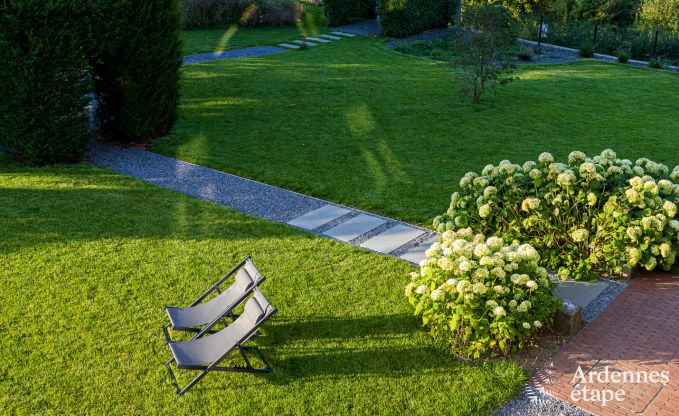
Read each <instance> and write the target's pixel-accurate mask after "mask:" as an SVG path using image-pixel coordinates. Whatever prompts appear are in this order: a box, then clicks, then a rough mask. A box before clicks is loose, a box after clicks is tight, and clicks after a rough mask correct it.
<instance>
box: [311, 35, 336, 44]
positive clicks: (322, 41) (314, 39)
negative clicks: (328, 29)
mask: <svg viewBox="0 0 679 416" xmlns="http://www.w3.org/2000/svg"><path fill="white" fill-rule="evenodd" d="M307 39H309V40H313V41H314V42H318V43H330V42H332V41H330V40H328V39H321V38H312V37H311V36H307Z"/></svg>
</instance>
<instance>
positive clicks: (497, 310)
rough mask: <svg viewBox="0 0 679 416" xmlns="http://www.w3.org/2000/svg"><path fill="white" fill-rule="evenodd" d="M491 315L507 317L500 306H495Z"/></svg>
mask: <svg viewBox="0 0 679 416" xmlns="http://www.w3.org/2000/svg"><path fill="white" fill-rule="evenodd" d="M493 314H494V315H495V316H498V317H499V316H505V315H507V312H505V308H503V307H502V306H497V307H496V308H495V309H493Z"/></svg>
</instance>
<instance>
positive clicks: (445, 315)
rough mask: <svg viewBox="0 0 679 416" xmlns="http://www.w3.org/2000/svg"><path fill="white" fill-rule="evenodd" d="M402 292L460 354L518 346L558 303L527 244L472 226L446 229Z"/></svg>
mask: <svg viewBox="0 0 679 416" xmlns="http://www.w3.org/2000/svg"><path fill="white" fill-rule="evenodd" d="M426 255H427V259H425V260H423V261H422V263H421V264H420V266H421V268H420V272H419V273H418V272H414V273H412V274H411V278H412V281H411V282H410V284H409V285H408V286H407V287H406V290H405V293H406V296H407V297H408V299H409V301H410V303H411V304H412V305H414V306H415V314H416V315H420V316H421V317H422V321H423V323H424V325H425V326H427V327H428V328H429V330H430V333H431V335H432V336H433V337H434V338H435V339H436V340H438V341H441V342H443V343H445V344H446V345H447V346H448V347H449V348H450V350H451V351H452V352H453V353H455V354H457V355H460V356H464V357H474V358H477V357H479V356H481V355H484V354H488V353H498V352H499V353H503V354H506V353H508V352H509V351H511V350H512V349H514V348H521V347H523V345H524V342H525V341H526V340H527V339H529V338H530V337H532V336H533V335H534V334H535V333H536V332H538V331H539V330H540V328H542V327H543V326H549V325H550V324H551V323H552V317H553V315H554V312H556V309H557V307H558V304H559V303H558V300H557V298H556V297H555V296H554V295H553V293H552V289H553V286H554V284H555V283H554V282H553V281H552V280H550V278H549V275H548V274H547V270H546V269H544V268H542V267H539V266H538V262H539V259H540V256H539V255H538V252H537V251H536V250H535V248H533V247H532V246H531V245H529V244H522V245H521V244H519V243H518V242H516V241H515V242H513V243H512V244H510V245H505V244H504V242H503V240H502V239H501V238H498V237H489V238H488V239H486V238H485V236H484V235H483V234H476V235H474V232H473V231H472V229H471V228H463V229H460V230H458V231H451V230H449V231H446V232H444V233H443V235H442V237H441V241H440V242H437V243H434V244H433V245H432V246H431V248H430V249H429V250H428V251H427V252H426Z"/></svg>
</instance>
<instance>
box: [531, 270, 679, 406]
mask: <svg viewBox="0 0 679 416" xmlns="http://www.w3.org/2000/svg"><path fill="white" fill-rule="evenodd" d="M676 316H679V276H673V275H670V274H668V273H646V274H643V275H641V276H639V277H637V278H635V279H634V280H633V281H632V282H631V283H630V285H629V286H628V287H627V289H626V290H625V291H624V292H622V293H621V294H620V295H619V296H618V298H617V299H616V300H615V301H613V303H612V304H611V305H610V306H609V307H608V308H606V309H605V310H604V311H603V312H602V313H601V315H599V317H598V318H597V319H596V320H594V321H593V322H592V323H590V324H589V325H588V326H586V327H585V328H584V329H582V330H581V331H580V333H579V334H578V335H577V336H576V337H575V338H574V339H573V340H572V341H571V342H569V343H568V344H566V345H565V346H564V347H563V348H562V349H561V350H559V351H558V352H557V353H556V354H555V355H554V357H552V362H551V363H548V364H546V365H545V366H544V367H543V368H542V369H541V370H540V371H538V373H537V375H536V377H535V378H534V379H533V380H532V384H533V385H534V386H536V387H538V388H541V389H544V391H545V392H546V393H548V394H550V395H551V396H554V397H557V398H559V399H561V400H564V401H567V402H570V403H572V404H575V405H577V406H578V407H580V408H582V409H584V410H586V411H589V412H591V413H593V414H596V415H602V416H608V415H637V414H643V415H668V416H669V415H676V414H677V409H679V321H677V319H675V317H676ZM579 369H581V370H582V373H579ZM663 371H667V372H668V373H667V375H668V378H667V379H665V380H660V379H659V378H658V376H659V375H660V374H662V372H663ZM653 372H655V374H656V376H655V377H654V378H653V379H651V378H650V377H649V376H650V375H651V374H652V373H653ZM605 373H608V374H609V375H608V376H605ZM613 373H615V374H618V376H615V377H613V376H612V375H611V374H613ZM625 373H627V374H632V375H633V376H634V377H639V379H640V380H641V381H640V382H637V381H636V380H635V381H634V382H629V380H624V379H622V380H621V377H622V376H624V374H625ZM544 374H548V375H549V377H541V375H544ZM578 374H584V375H588V374H592V377H593V379H592V380H591V381H590V380H589V379H585V380H583V379H582V378H581V377H580V376H579V375H578ZM644 374H645V376H644ZM637 375H638V376H637ZM598 377H602V378H598ZM644 377H647V378H646V379H645V380H644ZM546 379H548V381H545V380H546ZM585 389H587V391H589V393H590V396H589V397H590V398H591V397H593V394H594V391H598V392H602V391H604V390H607V391H611V392H616V391H620V390H621V391H623V392H624V395H623V396H622V400H611V401H608V402H607V403H606V405H605V406H604V404H603V403H602V401H601V400H598V401H592V400H590V401H585V400H583V399H582V394H584V392H585ZM574 391H575V393H574ZM600 394H601V393H600Z"/></svg>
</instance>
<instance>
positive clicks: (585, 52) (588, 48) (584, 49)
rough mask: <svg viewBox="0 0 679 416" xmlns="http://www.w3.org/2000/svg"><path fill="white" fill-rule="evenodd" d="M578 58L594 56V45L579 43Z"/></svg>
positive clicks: (585, 42) (586, 41) (587, 42)
mask: <svg viewBox="0 0 679 416" xmlns="http://www.w3.org/2000/svg"><path fill="white" fill-rule="evenodd" d="M579 49H580V56H582V57H583V58H591V57H593V56H594V44H593V43H592V42H590V41H588V40H585V41H583V42H582V43H580V48H579Z"/></svg>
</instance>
